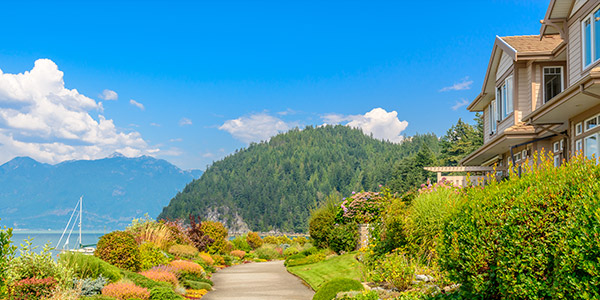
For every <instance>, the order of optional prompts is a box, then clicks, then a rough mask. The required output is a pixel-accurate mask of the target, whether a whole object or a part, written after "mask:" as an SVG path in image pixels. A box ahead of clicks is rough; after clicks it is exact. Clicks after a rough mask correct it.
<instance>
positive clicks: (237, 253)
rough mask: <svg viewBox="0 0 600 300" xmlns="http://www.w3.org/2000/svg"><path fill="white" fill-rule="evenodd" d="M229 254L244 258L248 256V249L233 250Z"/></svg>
mask: <svg viewBox="0 0 600 300" xmlns="http://www.w3.org/2000/svg"><path fill="white" fill-rule="evenodd" d="M229 254H231V255H233V256H235V257H237V258H239V259H244V256H246V251H244V250H233V251H231V252H229Z"/></svg>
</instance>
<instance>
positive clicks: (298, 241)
mask: <svg viewBox="0 0 600 300" xmlns="http://www.w3.org/2000/svg"><path fill="white" fill-rule="evenodd" d="M292 241H293V242H294V243H296V244H299V245H300V246H304V244H306V243H307V242H308V239H307V238H306V237H303V236H297V237H295V238H294V239H292Z"/></svg>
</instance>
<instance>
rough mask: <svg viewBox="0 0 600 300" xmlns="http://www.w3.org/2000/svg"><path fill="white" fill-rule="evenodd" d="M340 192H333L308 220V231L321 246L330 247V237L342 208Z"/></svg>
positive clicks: (316, 244)
mask: <svg viewBox="0 0 600 300" xmlns="http://www.w3.org/2000/svg"><path fill="white" fill-rule="evenodd" d="M339 202H341V199H340V195H339V194H331V195H329V196H328V197H327V199H326V200H325V202H323V203H322V204H321V206H320V207H319V208H318V209H316V210H315V211H313V212H312V213H311V215H310V219H309V221H308V232H309V234H310V237H311V238H312V239H313V240H314V242H315V246H317V247H319V248H327V247H329V239H330V237H331V233H332V231H333V227H334V225H335V218H336V215H337V213H338V211H339V210H340V207H339V205H338V203H339Z"/></svg>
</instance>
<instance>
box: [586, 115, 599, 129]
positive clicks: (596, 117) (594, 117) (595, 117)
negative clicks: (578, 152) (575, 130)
mask: <svg viewBox="0 0 600 300" xmlns="http://www.w3.org/2000/svg"><path fill="white" fill-rule="evenodd" d="M592 119H596V126H594V127H592V128H588V127H587V122H588V121H591V120H592ZM598 125H599V124H598V116H597V115H596V116H593V117H591V118H589V119H587V120H585V121H583V132H588V131H590V130H592V129H594V128H596V127H598Z"/></svg>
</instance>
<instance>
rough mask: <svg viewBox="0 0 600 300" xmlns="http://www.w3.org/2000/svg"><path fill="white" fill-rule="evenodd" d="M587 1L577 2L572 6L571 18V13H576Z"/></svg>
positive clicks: (579, 0)
mask: <svg viewBox="0 0 600 300" xmlns="http://www.w3.org/2000/svg"><path fill="white" fill-rule="evenodd" d="M587 1H588V0H577V1H575V4H574V5H573V9H572V10H571V16H573V13H575V12H576V11H578V10H579V9H580V8H581V7H582V6H583V5H584V4H585V3H586V2H587Z"/></svg>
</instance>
